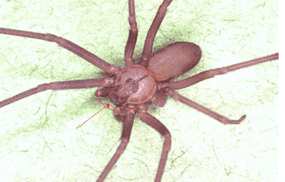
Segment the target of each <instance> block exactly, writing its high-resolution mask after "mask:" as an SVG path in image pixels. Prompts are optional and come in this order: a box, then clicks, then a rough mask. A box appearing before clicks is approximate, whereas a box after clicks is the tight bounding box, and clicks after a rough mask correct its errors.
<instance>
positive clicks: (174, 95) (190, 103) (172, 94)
mask: <svg viewBox="0 0 285 182" xmlns="http://www.w3.org/2000/svg"><path fill="white" fill-rule="evenodd" d="M166 93H167V95H169V96H170V97H172V98H173V99H174V100H178V101H180V102H182V103H183V104H186V105H188V106H190V107H193V108H194V109H197V110H198V111H201V112H202V113H204V114H207V115H208V116H210V117H212V118H215V119H216V120H218V121H219V122H221V123H223V124H239V123H240V122H241V121H242V120H244V119H245V117H246V116H245V115H243V116H242V117H241V118H240V119H239V120H230V119H228V118H226V117H225V116H222V115H220V114H218V113H216V112H213V111H211V110H210V109H208V108H206V107H204V106H202V105H199V104H197V103H196V102H194V101H192V100H190V99H188V98H186V97H183V96H182V95H180V94H178V93H177V92H175V91H174V90H172V89H170V88H167V89H166Z"/></svg>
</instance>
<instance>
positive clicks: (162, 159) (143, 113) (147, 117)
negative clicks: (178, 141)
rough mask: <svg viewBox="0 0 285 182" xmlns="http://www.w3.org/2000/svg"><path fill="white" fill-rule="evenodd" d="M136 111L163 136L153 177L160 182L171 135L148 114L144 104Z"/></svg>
mask: <svg viewBox="0 0 285 182" xmlns="http://www.w3.org/2000/svg"><path fill="white" fill-rule="evenodd" d="M142 107H144V108H143V109H141V110H140V111H139V112H138V116H139V118H140V120H142V121H143V122H145V123H146V124H148V125H149V126H151V127H152V128H153V129H155V130H156V131H157V132H158V133H160V134H161V136H162V137H163V138H164V143H163V147H162V152H161V157H160V160H159V165H158V169H157V173H156V177H155V182H160V181H161V179H162V175H163V172H164V168H165V164H166V161H167V156H168V152H169V150H170V147H171V135H170V132H169V131H168V129H167V128H166V127H165V126H164V125H163V124H162V123H161V122H160V121H159V120H158V119H156V118H155V117H153V116H152V115H150V114H148V113H147V112H146V106H142Z"/></svg>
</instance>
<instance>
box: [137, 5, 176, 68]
mask: <svg viewBox="0 0 285 182" xmlns="http://www.w3.org/2000/svg"><path fill="white" fill-rule="evenodd" d="M171 2H172V0H164V1H163V2H162V4H161V5H160V7H159V9H158V10H157V13H156V15H155V18H154V20H153V22H152V24H151V26H150V28H149V31H148V33H147V36H146V39H145V43H144V48H143V53H142V57H141V61H140V63H139V64H140V65H142V66H146V65H147V63H148V60H149V59H150V56H151V53H152V47H153V41H154V38H155V35H156V33H157V30H158V29H159V26H160V24H161V22H162V20H163V18H164V16H165V13H166V10H167V7H168V6H169V5H170V3H171Z"/></svg>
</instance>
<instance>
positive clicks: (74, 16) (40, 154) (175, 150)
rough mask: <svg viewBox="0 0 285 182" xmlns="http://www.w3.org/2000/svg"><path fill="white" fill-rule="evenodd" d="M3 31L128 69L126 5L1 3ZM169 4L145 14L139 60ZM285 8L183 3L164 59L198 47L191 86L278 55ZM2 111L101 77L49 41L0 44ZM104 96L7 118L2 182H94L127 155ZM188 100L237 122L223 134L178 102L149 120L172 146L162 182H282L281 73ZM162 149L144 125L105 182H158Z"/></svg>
mask: <svg viewBox="0 0 285 182" xmlns="http://www.w3.org/2000/svg"><path fill="white" fill-rule="evenodd" d="M0 2H1V3H0V26H1V27H5V28H14V29H22V30H30V31H35V32H42V33H53V34H56V35H58V36H62V37H64V38H67V39H69V40H71V41H74V42H75V43H78V44H79V45H81V46H83V47H84V48H87V49H88V50H89V51H91V52H93V53H95V54H96V55H97V56H99V57H101V58H102V59H104V60H106V61H108V62H109V63H114V64H116V65H117V66H123V65H124V64H123V59H122V58H123V52H124V46H125V43H126V40H127V35H128V24H127V10H128V9H127V1H120V3H118V2H117V1H115V0H110V1H103V0H102V1H101V0H96V1H95V0H94V1H91V0H85V1H81V0H80V1H79V0H78V1H76V0H75V1H68V0H63V1H60V2H58V1H46V0H42V1H41V3H39V1H27V0H22V1H6V0H0ZM160 3H161V1H157V0H151V1H150V0H147V1H146V0H145V1H139V2H136V14H137V22H138V28H139V37H138V42H137V47H136V50H135V55H136V56H137V57H138V56H139V54H140V53H141V50H142V46H143V41H144V37H145V34H146V33H147V30H148V28H149V25H150V23H151V21H152V19H153V17H154V15H155V12H156V10H157V8H158V6H159V5H160ZM277 21H278V1H276V0H266V1H265V0H255V1H254V0H252V1H242V2H240V1H238V0H235V1H234V0H219V1H218V0H217V1H211V3H210V4H209V1H206V0H205V1H186V0H174V1H173V3H172V4H171V5H170V7H169V11H168V13H167V15H166V17H165V19H164V21H163V23H162V26H161V29H160V30H159V31H158V35H157V37H156V42H155V45H154V48H155V50H157V49H159V48H162V47H163V46H165V45H167V44H169V43H172V42H175V41H191V42H194V43H196V44H198V45H200V47H201V49H202V52H203V56H202V60H201V62H200V63H199V64H198V65H197V67H196V68H194V70H193V71H192V72H190V73H187V74H185V75H183V76H182V78H185V77H188V76H189V75H193V74H195V73H199V72H201V71H204V70H207V69H211V68H217V67H221V66H226V65H230V64H234V63H238V62H242V61H245V60H248V59H252V58H257V57H261V56H265V55H268V54H272V53H275V52H277V51H278V22H277ZM0 42H1V47H0V72H1V75H0V77H1V78H0V80H1V82H0V83H1V85H0V100H3V99H5V98H7V97H10V96H12V95H14V94H17V93H19V92H20V91H24V90H27V89H29V88H32V87H34V86H36V85H38V84H40V83H46V82H51V81H62V80H72V79H83V78H92V77H102V75H101V74H100V73H99V69H97V68H94V67H93V66H92V65H90V64H89V63H87V62H84V60H82V59H81V58H78V57H76V56H75V55H73V54H72V53H69V52H68V51H66V50H64V49H62V48H59V47H58V46H57V45H55V44H51V43H48V42H43V41H35V40H30V39H23V38H17V37H12V36H6V35H0ZM94 92H95V89H89V90H78V91H74V90H70V91H58V92H52V91H47V92H44V93H41V94H38V95H35V96H32V97H29V98H26V99H24V100H22V101H18V102H17V103H14V104H11V105H9V106H6V107H4V108H1V109H0V116H1V117H0V124H1V127H0V138H1V141H0V163H1V166H0V181H94V180H96V179H97V177H98V176H99V174H100V172H101V171H102V170H103V169H104V167H105V165H106V164H107V162H108V161H109V159H110V158H111V156H112V155H113V153H114V152H115V151H114V150H115V149H116V147H117V145H118V144H119V142H118V141H119V138H120V133H121V126H120V123H118V122H117V121H115V119H114V117H113V116H112V114H111V113H110V112H109V111H107V110H104V111H102V112H101V113H100V114H99V115H98V116H96V118H94V119H93V120H92V121H89V122H88V123H87V124H85V125H84V126H83V127H82V128H80V129H78V130H76V129H75V128H76V126H78V125H79V124H80V123H82V122H83V121H85V120H86V119H87V118H89V117H90V116H91V115H93V113H95V112H97V111H98V110H99V109H101V108H102V106H101V105H100V103H99V102H98V101H97V99H96V98H95V97H94ZM179 93H181V94H183V95H184V96H187V97H188V98H191V99H193V100H195V101H197V102H198V103H200V104H203V105H205V106H207V107H208V108H210V109H213V110H214V111H217V112H219V113H220V114H223V115H225V116H227V117H230V118H235V119H236V118H239V117H240V116H241V115H243V114H246V115H247V119H246V120H245V121H244V122H243V123H242V124H241V125H238V126H223V125H222V124H220V123H218V122H217V121H215V120H214V119H212V118H209V117H208V116H205V115H204V114H202V113H199V112H198V111H196V110H193V109H191V108H188V107H187V106H185V105H183V104H181V103H177V102H175V101H173V100H171V99H169V100H168V101H167V104H166V105H165V107H164V108H157V109H154V108H150V112H151V113H152V114H153V115H154V116H155V117H157V118H158V119H159V120H161V121H162V122H163V123H164V124H165V125H166V126H167V127H168V129H169V130H170V132H171V134H172V141H173V142H172V148H171V151H170V153H169V159H168V161H167V164H166V169H165V173H164V176H163V181H165V182H172V181H179V182H183V181H189V179H191V181H199V182H200V181H201V182H204V181H205V182H206V181H207V182H208V181H276V178H277V161H278V158H277V157H278V156H277V155H278V140H277V138H278V125H277V116H278V113H277V109H278V61H274V62H271V63H265V64H262V65H259V66H256V67H252V68H247V69H244V70H240V71H236V72H234V73H230V74H227V75H224V76H219V77H216V78H213V79H210V80H208V81H204V82H203V83H199V84H197V85H195V86H193V87H191V88H186V89H183V90H181V91H179ZM161 147H162V139H161V137H160V136H159V135H158V134H157V133H156V132H154V131H153V130H152V129H150V128H149V127H148V126H146V125H145V124H144V123H142V122H140V121H139V120H136V121H135V124H134V127H133V132H132V135H131V141H130V143H129V145H128V147H127V150H126V151H125V153H124V154H123V155H122V157H121V158H120V160H119V161H118V163H117V165H115V167H114V169H113V170H112V171H111V173H110V174H109V176H108V178H107V180H106V181H116V182H117V181H118V182H121V181H153V179H154V176H155V173H156V169H157V166H158V160H159V156H160V151H161Z"/></svg>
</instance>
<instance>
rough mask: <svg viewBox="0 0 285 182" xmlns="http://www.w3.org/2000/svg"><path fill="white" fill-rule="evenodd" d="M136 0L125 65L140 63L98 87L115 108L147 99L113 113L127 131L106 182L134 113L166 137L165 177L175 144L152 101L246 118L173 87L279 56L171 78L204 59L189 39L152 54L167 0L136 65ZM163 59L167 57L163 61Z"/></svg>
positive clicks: (56, 85)
mask: <svg viewBox="0 0 285 182" xmlns="http://www.w3.org/2000/svg"><path fill="white" fill-rule="evenodd" d="M133 3H134V2H133V1H132V0H130V1H129V7H130V10H131V11H130V17H131V18H130V19H129V20H130V25H131V27H132V28H131V31H130V37H129V39H128V40H129V41H128V44H127V46H126V51H125V63H126V65H127V66H136V68H132V69H128V70H126V71H121V72H118V73H116V74H114V75H113V76H112V77H109V78H108V80H106V81H105V82H103V85H102V86H104V87H106V88H105V89H101V90H99V92H98V94H99V95H100V96H102V97H110V98H111V100H112V102H113V103H115V105H116V110H117V111H121V112H123V111H125V110H127V109H130V108H134V107H136V106H137V105H138V104H140V103H141V102H143V104H140V105H139V106H138V107H136V108H135V109H133V110H131V111H129V112H128V113H126V114H116V113H114V115H115V118H116V119H117V120H118V121H120V122H122V125H123V131H122V137H121V138H122V142H121V143H120V144H119V147H118V149H117V152H116V153H115V155H114V157H113V158H112V159H111V161H110V163H109V164H108V165H107V167H106V168H105V170H104V171H103V173H102V174H101V175H100V176H99V178H98V180H97V181H103V180H104V179H105V178H106V176H107V175H108V174H109V172H110V171H111V169H112V167H113V166H114V164H116V161H117V160H118V158H119V157H120V155H121V154H122V153H123V152H124V150H125V148H126V146H127V144H128V142H129V138H130V134H131V129H132V125H133V121H134V115H135V113H137V116H138V118H140V119H141V120H142V121H143V122H145V123H147V124H148V125H150V127H152V128H153V129H155V130H157V131H158V132H159V133H160V134H161V135H162V136H163V138H164V143H163V152H162V155H161V159H160V162H159V167H158V171H157V174H156V177H155V181H161V179H162V175H163V173H164V169H165V163H166V160H167V155H168V152H169V149H170V146H171V137H170V132H169V131H168V129H167V128H166V127H165V126H164V124H162V123H161V122H160V121H159V120H158V119H156V118H155V117H153V116H152V115H150V114H148V113H147V107H148V105H149V104H151V103H154V104H156V105H158V106H160V107H162V106H164V104H165V102H166V96H170V97H172V98H173V99H175V100H178V101H180V102H182V103H184V104H186V105H189V106H191V107H193V108H195V109H197V110H199V111H201V112H203V113H205V114H207V115H209V116H210V117H213V118H215V119H216V120H218V121H220V122H221V123H224V124H239V123H240V122H241V121H242V120H244V119H245V116H241V117H240V118H239V119H237V120H231V119H227V118H226V117H225V116H223V115H221V114H218V113H216V112H213V111H211V110H209V109H207V108H206V107H203V106H202V105H199V104H197V103H195V102H193V101H191V100H190V99H188V98H186V97H183V96H182V95H180V94H178V92H176V91H174V90H178V89H182V88H185V87H188V86H191V85H194V84H196V83H198V82H200V81H202V80H205V79H208V78H211V77H213V76H214V75H217V74H225V73H227V72H228V71H233V70H236V69H240V68H244V67H247V66H251V65H255V64H257V63H260V62H267V61H271V60H276V59H278V57H279V55H278V53H276V54H272V55H269V56H266V57H262V58H257V59H255V60H253V61H248V62H246V63H241V64H234V66H228V67H226V69H225V68H222V69H220V68H219V69H215V70H212V71H204V72H201V73H198V74H196V75H195V76H193V77H189V78H184V79H182V80H181V81H173V79H174V78H176V77H178V76H180V75H182V74H184V73H186V72H188V71H190V70H191V69H192V68H193V67H194V66H195V65H196V64H197V63H198V61H199V60H200V58H201V51H200V48H199V47H198V46H197V45H195V44H190V43H182V42H180V43H172V44H170V46H168V47H167V48H164V49H162V50H161V51H160V52H157V53H156V54H154V56H153V57H151V54H152V48H153V45H152V44H153V41H154V37H155V34H156V33H155V32H156V30H158V28H159V24H160V23H158V22H159V21H162V20H163V17H164V15H163V14H164V13H166V9H167V7H168V5H169V4H170V3H171V1H170V0H164V1H163V3H162V5H161V7H160V9H159V11H158V12H159V13H158V14H160V13H161V14H162V15H161V16H157V17H156V19H155V20H154V23H153V25H152V26H151V28H150V31H149V34H148V35H150V36H147V38H146V43H145V44H144V45H145V47H144V51H143V52H142V57H141V58H140V61H139V62H137V63H136V64H135V63H134V60H133V59H132V58H133V51H134V47H135V43H136V30H137V27H136V21H135V15H134V10H135V9H134V4H133ZM131 12H133V13H131ZM0 33H1V34H8V35H18V36H24V37H31V38H39V39H44V40H47V41H51V42H57V43H58V44H59V45H60V46H62V47H64V48H66V49H68V50H70V51H72V52H74V53H76V54H77V55H79V56H81V57H83V58H84V59H85V60H87V61H88V62H90V63H91V64H93V65H95V66H96V67H99V68H101V69H102V70H103V71H105V72H107V73H111V72H112V71H115V70H117V69H118V66H113V65H110V64H109V63H107V62H105V61H103V60H101V59H100V58H98V57H96V56H95V55H93V54H92V53H89V52H86V51H85V50H84V49H82V48H80V47H78V46H77V45H75V44H73V43H71V42H69V41H68V40H66V39H62V38H59V37H56V36H54V35H52V34H41V33H31V32H24V31H18V30H12V29H6V28H0ZM151 35H153V36H151ZM171 56H173V59H171V60H164V59H166V58H170V57H171ZM149 58H151V59H149ZM174 58H175V59H174ZM160 60H164V61H163V62H159V61H160ZM174 60H175V61H174ZM184 60H187V61H188V62H184ZM139 65H143V66H145V67H147V68H148V69H150V70H152V71H154V73H155V80H156V83H155V88H154V90H150V89H152V88H151V86H152V85H153V84H154V82H153V78H152V75H151V74H150V73H149V72H148V71H145V70H143V69H140V68H139ZM181 65H182V66H181ZM101 79H102V77H100V78H98V79H97V78H95V79H94V78H91V79H88V80H84V81H83V80H82V79H81V80H80V81H60V82H53V83H52V84H42V85H41V86H40V87H35V88H34V89H31V90H28V91H26V92H23V93H21V94H19V95H17V96H15V97H11V98H5V100H3V101H1V102H0V107H1V108H2V107H4V106H6V105H9V104H11V103H14V102H16V101H18V100H20V99H23V98H25V97H28V96H30V95H33V94H36V93H38V92H42V91H45V90H48V89H51V90H62V89H79V88H96V87H97V86H98V84H99V82H100V80H101ZM2 87H5V85H2ZM141 88H143V89H141ZM20 92H21V91H20ZM148 93H151V95H150V97H148V98H147V100H144V99H145V98H146V95H147V94H148ZM7 107H9V106H7ZM213 150H214V149H213ZM96 171H98V169H96Z"/></svg>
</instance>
